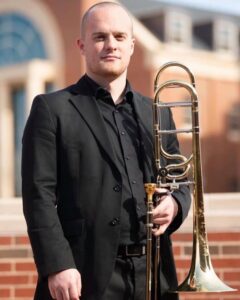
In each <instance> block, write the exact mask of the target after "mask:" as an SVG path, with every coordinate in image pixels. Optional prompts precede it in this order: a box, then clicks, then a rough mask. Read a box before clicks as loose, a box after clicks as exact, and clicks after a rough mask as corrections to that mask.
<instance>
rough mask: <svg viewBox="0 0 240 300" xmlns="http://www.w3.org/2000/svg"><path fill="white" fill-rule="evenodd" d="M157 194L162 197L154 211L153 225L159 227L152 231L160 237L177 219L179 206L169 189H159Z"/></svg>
mask: <svg viewBox="0 0 240 300" xmlns="http://www.w3.org/2000/svg"><path fill="white" fill-rule="evenodd" d="M155 193H156V194H159V195H160V196H159V197H160V200H159V202H158V205H157V206H156V207H155V208H154V209H153V223H154V224H156V225H157V226H156V228H154V229H153V230H152V231H153V234H154V235H155V236H159V235H160V234H163V233H164V232H165V231H166V229H167V228H168V226H169V225H170V224H171V222H172V221H173V219H174V218H175V217H176V215H177V213H178V204H177V202H176V200H175V199H174V198H173V197H172V195H171V194H170V193H169V191H168V190H167V189H164V188H157V189H156V191H155ZM161 194H162V196H161ZM158 225H159V226H158ZM158 227H159V228H158Z"/></svg>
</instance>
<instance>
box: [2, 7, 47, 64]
mask: <svg viewBox="0 0 240 300" xmlns="http://www.w3.org/2000/svg"><path fill="white" fill-rule="evenodd" d="M33 58H46V51H45V48H44V44H43V41H42V38H41V35H40V34H39V32H38V31H37V30H36V28H35V27H34V25H33V24H32V23H31V22H30V21H29V20H28V19H26V18H25V17H24V16H22V15H20V14H17V13H7V14H1V15H0V67H1V66H7V65H12V64H16V63H21V62H25V61H28V60H31V59H33Z"/></svg>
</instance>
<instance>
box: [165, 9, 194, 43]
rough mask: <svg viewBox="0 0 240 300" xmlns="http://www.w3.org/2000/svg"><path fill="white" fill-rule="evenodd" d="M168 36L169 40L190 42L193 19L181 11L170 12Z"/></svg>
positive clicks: (167, 25) (167, 26)
mask: <svg viewBox="0 0 240 300" xmlns="http://www.w3.org/2000/svg"><path fill="white" fill-rule="evenodd" d="M166 20H167V24H166V36H167V41H168V42H174V43H180V44H190V41H191V20H190V17H189V16H188V15H186V14H184V13H180V12H170V13H169V14H168V15H167V18H166Z"/></svg>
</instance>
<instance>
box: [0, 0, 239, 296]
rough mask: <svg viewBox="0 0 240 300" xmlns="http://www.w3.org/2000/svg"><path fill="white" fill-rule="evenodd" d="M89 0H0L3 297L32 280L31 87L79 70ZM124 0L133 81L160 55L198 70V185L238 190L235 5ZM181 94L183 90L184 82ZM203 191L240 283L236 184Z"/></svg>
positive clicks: (227, 272)
mask: <svg viewBox="0 0 240 300" xmlns="http://www.w3.org/2000/svg"><path fill="white" fill-rule="evenodd" d="M222 1H223V0H222ZM96 2H99V1H94V0H71V1H64V0H18V1H15V0H1V1H0V299H3V300H5V299H8V300H9V299H11V300H13V299H22V300H23V299H24V300H27V299H32V293H33V287H34V283H35V281H36V271H35V268H34V265H33V259H32V253H31V250H30V246H29V242H28V239H27V237H26V228H25V224H24V220H23V217H22V212H21V199H20V197H21V184H20V182H21V180H20V156H21V136H22V130H23V127H24V124H25V121H26V118H27V115H28V112H29V109H30V107H31V103H32V99H33V98H34V96H35V95H36V94H39V93H43V92H48V91H51V90H54V89H58V88H62V87H64V86H66V85H68V84H71V83H73V82H76V81H77V80H78V78H79V77H80V76H81V75H82V74H83V73H84V64H83V60H82V58H81V57H80V54H79V51H78V49H77V46H76V40H77V38H78V36H79V30H80V19H81V15H82V14H83V12H84V11H85V10H86V9H87V8H88V7H89V6H90V5H91V4H94V3H96ZM121 2H123V3H124V4H125V5H126V6H127V7H128V9H129V10H130V12H131V13H132V14H133V15H134V17H133V18H134V32H135V37H136V49H135V55H134V57H133V60H132V62H131V65H130V68H129V79H130V81H131V82H132V85H133V87H134V88H135V89H137V90H139V91H141V92H142V93H144V94H145V95H150V96H153V80H154V77H155V74H156V72H157V69H158V68H159V66H160V65H162V64H163V63H165V62H167V61H171V60H177V61H181V62H183V63H184V64H186V65H187V66H189V67H190V68H191V69H192V71H193V73H194V74H195V76H196V82H197V90H198V94H199V98H200V100H201V102H200V112H201V115H200V122H201V138H202V154H203V172H204V185H205V191H206V192H208V193H216V192H221V193H226V192H237V191H240V167H239V166H240V124H239V120H240V91H239V83H240V82H239V81H240V73H239V70H240V68H239V67H240V66H239V36H240V34H239V32H240V22H239V16H240V13H239V14H238V12H237V10H236V11H235V13H233V12H228V11H225V12H223V11H221V12H219V11H217V9H211V10H210V9H209V10H207V9H206V8H199V7H198V8H196V7H195V8H194V7H191V6H181V5H177V4H176V3H174V1H173V0H171V1H163V0H162V1H150V0H148V1H143V0H138V1H131V0H130V1H121ZM168 2H169V3H170V2H171V3H172V4H171V5H169V3H168ZM203 2H204V1H203ZM226 2H227V1H226ZM136 3H137V6H136ZM140 62H141V63H140ZM173 77H174V78H176V77H178V78H181V79H182V78H184V79H185V78H186V77H185V76H184V75H183V74H182V73H179V72H178V71H177V70H175V69H171V70H169V71H168V72H167V73H166V74H165V75H164V76H163V78H162V79H163V80H165V79H170V78H173ZM180 96H181V97H183V98H185V97H186V95H185V94H183V93H181V92H180ZM174 114H175V113H174ZM175 118H176V122H177V124H178V125H179V126H180V127H181V126H182V125H185V124H188V123H189V111H182V112H176V115H175ZM180 139H181V141H182V149H183V152H186V153H188V152H189V151H190V150H189V149H190V148H191V147H190V139H189V138H188V137H185V136H184V137H180ZM207 199H209V201H208V202H207V204H208V207H207V208H208V209H207V217H208V218H209V221H210V228H209V229H210V232H209V240H210V246H211V252H212V253H213V260H214V263H215V264H216V266H217V272H218V274H219V276H220V277H221V278H223V279H224V280H225V281H226V282H227V283H229V284H231V285H232V286H234V287H238V288H240V285H239V282H240V265H239V258H240V236H239V232H240V230H239V229H240V228H239V227H240V226H239V221H238V220H239V212H238V211H239V208H240V194H237V193H236V194H232V193H229V194H213V195H208V198H207ZM225 203H228V204H227V205H226V204H225ZM190 231H191V217H190V218H189V219H188V221H187V223H186V224H185V225H184V226H183V228H182V229H181V231H180V232H179V233H178V234H176V235H175V243H174V247H175V248H174V249H175V254H176V258H177V266H178V271H179V279H182V278H183V276H184V274H185V273H186V269H187V265H188V264H189V259H190V253H189V252H190V248H191V242H190V239H191V234H190ZM239 297H240V294H234V295H227V296H225V295H221V296H216V295H211V296H206V295H202V296H196V297H195V296H191V297H190V298H186V299H188V300H193V299H212V300H215V299H218V300H227V299H228V300H230V299H232V300H233V299H234V300H237V299H239ZM182 299H183V300H185V298H184V297H183V298H182Z"/></svg>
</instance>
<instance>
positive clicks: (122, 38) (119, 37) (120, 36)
mask: <svg viewBox="0 0 240 300" xmlns="http://www.w3.org/2000/svg"><path fill="white" fill-rule="evenodd" d="M115 39H116V40H118V41H123V40H124V39H125V36H124V35H117V36H115Z"/></svg>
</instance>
